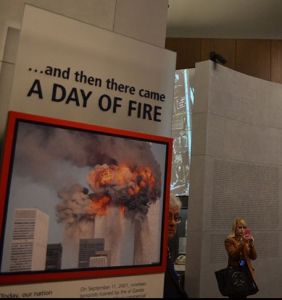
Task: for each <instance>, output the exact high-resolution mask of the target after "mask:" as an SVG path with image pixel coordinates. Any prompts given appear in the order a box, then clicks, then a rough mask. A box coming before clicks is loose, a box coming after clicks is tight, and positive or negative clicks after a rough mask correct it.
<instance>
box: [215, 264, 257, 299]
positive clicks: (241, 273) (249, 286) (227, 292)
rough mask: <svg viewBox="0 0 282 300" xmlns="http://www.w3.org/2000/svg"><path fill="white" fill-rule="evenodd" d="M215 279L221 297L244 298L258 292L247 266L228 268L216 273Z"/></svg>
mask: <svg viewBox="0 0 282 300" xmlns="http://www.w3.org/2000/svg"><path fill="white" fill-rule="evenodd" d="M215 277H216V280H217V285H218V288H219V291H220V293H221V295H222V296H229V297H232V296H236V297H246V296H249V295H254V294H256V293H257V292H258V287H257V285H256V283H255V281H254V279H253V276H252V274H251V272H250V270H249V268H248V266H243V267H240V266H238V267H232V266H229V267H227V268H225V269H222V270H219V271H216V272H215Z"/></svg>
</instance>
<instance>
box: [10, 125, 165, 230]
mask: <svg viewBox="0 0 282 300" xmlns="http://www.w3.org/2000/svg"><path fill="white" fill-rule="evenodd" d="M17 138H18V143H17V149H16V160H15V162H16V163H15V166H14V168H15V172H16V173H17V175H19V176H23V177H30V178H31V179H32V180H33V181H37V182H38V181H39V182H41V183H43V184H46V185H50V186H52V187H53V188H55V189H56V190H57V192H58V196H59V198H60V203H59V204H58V206H57V208H56V210H57V217H58V221H59V222H66V223H67V224H72V223H74V222H78V221H79V220H80V219H83V218H86V219H88V218H93V217H94V216H95V215H96V214H97V210H95V204H99V203H98V201H101V200H99V199H100V198H101V197H102V196H106V197H107V200H104V202H106V203H102V204H103V206H104V209H105V207H106V205H114V206H121V207H124V213H125V216H126V217H129V218H137V219H140V218H141V219H142V216H144V215H146V214H147V212H148V209H149V205H150V203H152V202H155V201H157V200H158V198H159V197H160V194H161V171H160V166H159V164H158V162H157V161H156V159H155V157H154V155H153V153H152V150H151V144H150V143H149V142H145V141H139V140H133V139H129V138H123V137H114V136H110V135H103V134H99V133H93V132H85V131H80V130H75V129H64V128H58V127H52V126H45V125H39V124H36V125H35V124H34V123H28V122H20V124H19V127H18V137H17ZM120 165H126V166H127V168H128V173H129V174H128V175H124V177H125V178H124V179H125V182H124V183H123V184H121V183H120V182H118V180H116V179H114V180H112V181H109V182H106V183H104V184H101V185H100V186H99V187H96V186H93V184H92V185H91V183H90V182H89V181H88V182H87V181H86V180H85V184H84V183H80V184H78V183H77V181H76V177H75V175H76V174H75V172H74V171H73V170H75V169H72V168H74V167H75V168H89V170H97V169H99V168H100V169H101V168H108V169H109V170H110V171H111V172H112V174H115V173H116V171H117V169H118V168H119V166H120ZM105 166H106V167H105ZM144 166H145V167H148V168H150V169H151V170H152V176H153V178H154V185H148V184H144V180H145V181H146V180H147V179H146V176H147V175H146V174H145V173H146V172H145V173H144V172H143V173H142V174H141V173H140V169H141V168H142V167H144ZM139 173H140V174H139ZM132 174H134V175H132ZM144 174H145V175H144ZM126 176H128V178H126ZM136 189H138V193H137V192H136ZM131 190H133V191H134V192H132V193H130V191H131ZM93 207H94V209H93ZM99 213H101V211H99V212H98V214H99ZM101 214H102V213H101Z"/></svg>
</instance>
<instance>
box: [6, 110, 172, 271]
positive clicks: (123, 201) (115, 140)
mask: <svg viewBox="0 0 282 300" xmlns="http://www.w3.org/2000/svg"><path fill="white" fill-rule="evenodd" d="M14 115H15V116H16V117H15V116H14ZM18 115H20V116H22V115H24V114H18ZM13 116H14V124H13V126H14V127H13V129H12V130H11V132H12V134H13V140H11V142H10V144H11V145H10V148H11V149H8V150H6V157H4V159H6V160H7V157H9V164H8V165H7V166H8V167H6V168H5V167H4V169H3V172H5V173H6V174H8V175H7V179H6V185H5V193H4V194H5V195H4V196H2V198H1V200H2V204H3V203H4V204H3V210H4V215H3V222H2V223H3V224H2V233H1V240H2V249H1V273H2V274H14V273H16V274H18V273H22V272H24V273H29V272H38V271H43V272H46V271H48V272H50V271H54V272H58V271H62V270H68V271H71V270H92V269H93V270H96V269H105V270H107V269H113V268H127V267H136V266H145V267H146V266H154V265H160V264H161V261H162V251H163V250H162V248H163V228H164V210H165V198H166V196H165V195H166V189H167V183H166V181H167V176H168V174H167V173H168V172H169V171H170V166H168V162H169V153H170V151H171V150H170V147H171V143H170V142H171V141H170V139H168V138H167V139H166V138H163V139H162V138H159V137H158V138H157V137H155V136H149V137H154V138H153V139H150V138H148V136H145V135H142V134H135V135H134V136H133V135H132V136H131V135H130V134H129V133H128V132H126V133H127V134H126V135H123V134H122V133H123V131H121V130H110V129H108V130H102V129H101V128H100V127H99V128H98V127H95V126H90V125H88V126H86V125H85V126H82V127H79V126H78V125H77V124H78V123H71V124H72V126H69V125H68V124H70V122H66V121H64V122H55V121H54V120H53V119H52V121H50V120H51V119H48V121H46V120H45V119H47V118H45V119H43V118H39V117H31V116H29V115H27V116H29V117H26V115H24V116H25V117H18V116H17V113H12V117H13ZM10 119H11V116H10ZM10 123H11V121H10ZM12 123H13V122H12ZM62 123H63V124H64V125H62ZM65 124H67V125H65ZM73 124H76V125H75V126H74V125H73ZM10 126H11V124H10ZM11 132H10V133H11ZM7 147H9V146H6V148H7ZM9 150H10V155H7V151H9ZM3 172H2V179H1V180H2V181H3V178H5V176H3ZM2 187H3V184H2Z"/></svg>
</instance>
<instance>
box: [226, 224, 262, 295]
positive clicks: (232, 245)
mask: <svg viewBox="0 0 282 300" xmlns="http://www.w3.org/2000/svg"><path fill="white" fill-rule="evenodd" d="M224 244H225V249H226V251H227V254H228V266H231V267H232V266H234V267H238V266H241V267H248V268H249V270H250V272H251V275H252V277H253V280H254V268H253V266H252V263H251V260H255V259H256V258H257V252H256V249H255V245H254V238H253V236H252V234H251V232H250V230H249V229H248V228H247V223H246V221H245V220H244V219H242V218H237V219H235V221H234V223H233V226H232V232H231V234H229V235H228V237H227V238H226V239H225V242H224ZM234 296H236V295H233V297H234Z"/></svg>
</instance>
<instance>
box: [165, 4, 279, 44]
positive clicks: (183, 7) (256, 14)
mask: <svg viewBox="0 0 282 300" xmlns="http://www.w3.org/2000/svg"><path fill="white" fill-rule="evenodd" d="M168 3H169V8H168V23H167V37H187V38H237V39H241V38H242V39H244V38H247V39H282V0H169V1H168Z"/></svg>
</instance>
